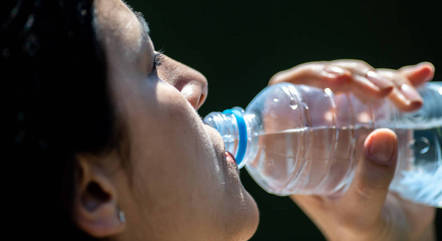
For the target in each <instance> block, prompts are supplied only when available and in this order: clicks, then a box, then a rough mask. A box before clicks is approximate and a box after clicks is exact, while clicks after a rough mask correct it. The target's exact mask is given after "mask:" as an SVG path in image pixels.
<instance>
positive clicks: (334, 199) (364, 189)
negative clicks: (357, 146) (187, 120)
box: [270, 60, 436, 241]
mask: <svg viewBox="0 0 442 241" xmlns="http://www.w3.org/2000/svg"><path fill="white" fill-rule="evenodd" d="M367 73H369V74H367ZM433 76H434V66H433V65H432V64H431V63H427V62H424V63H420V64H418V65H413V66H405V67H403V68H401V69H399V70H392V69H374V68H373V67H371V66H370V65H368V64H367V63H365V62H362V61H359V60H336V61H329V62H314V63H307V64H302V65H299V66H295V67H293V68H292V69H289V70H286V71H283V72H280V73H278V74H276V75H275V76H273V78H272V79H271V80H270V83H271V84H276V83H279V82H292V83H295V84H310V85H314V86H318V87H328V88H331V89H332V90H333V91H334V92H337V93H339V92H352V93H354V94H355V95H356V96H357V97H359V98H360V99H361V100H363V101H373V100H376V99H379V98H389V99H390V100H391V101H392V102H393V103H394V104H395V105H396V107H397V108H399V109H400V110H402V111H413V110H417V109H418V108H420V107H421V106H422V98H421V97H420V96H419V94H418V93H417V91H416V90H415V88H416V87H418V86H420V85H422V84H424V83H425V82H427V81H429V80H431V79H432V78H433ZM361 146H362V147H361V148H362V151H361V152H362V154H361V155H360V156H361V157H360V159H359V160H358V166H357V169H356V173H355V177H354V179H353V182H352V183H351V185H350V187H349V189H348V190H347V192H346V193H345V194H344V195H340V196H316V195H291V196H290V197H291V198H292V200H293V201H294V202H295V203H296V204H298V206H300V207H301V209H302V210H303V211H304V212H305V213H306V214H307V215H308V216H309V217H310V218H311V219H312V221H313V222H314V223H315V224H316V225H317V226H318V227H319V229H320V230H321V231H322V232H323V234H324V235H325V236H326V238H327V239H328V240H340V241H342V240H435V239H436V238H435V230H434V218H435V212H436V210H435V208H433V207H429V206H424V205H420V204H416V203H412V202H409V201H407V200H404V199H402V198H400V197H399V196H398V195H397V194H395V193H393V192H389V190H388V186H389V184H390V182H391V180H392V178H393V175H394V171H395V167H396V165H395V164H396V161H397V160H396V159H397V156H398V153H397V149H398V140H397V136H396V134H395V133H394V132H392V131H391V130H388V129H379V130H375V131H374V132H372V133H370V134H369V135H368V137H367V138H366V139H365V141H364V142H363V144H362V145H361ZM316 154H317V155H321V154H320V153H316Z"/></svg>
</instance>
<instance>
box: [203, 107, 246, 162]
mask: <svg viewBox="0 0 442 241" xmlns="http://www.w3.org/2000/svg"><path fill="white" fill-rule="evenodd" d="M203 121H204V123H205V124H207V125H209V126H211V127H213V128H214V129H215V130H216V131H218V133H219V134H220V135H221V137H222V138H223V141H224V146H225V149H226V151H228V152H230V153H232V154H233V157H234V159H235V162H236V164H237V166H238V169H239V168H242V167H243V166H244V165H245V162H244V160H245V155H246V151H247V145H248V133H247V124H246V121H245V119H244V111H243V110H242V109H240V108H238V107H235V108H232V109H227V110H224V111H223V112H212V113H210V114H208V115H207V116H206V117H205V118H204V119H203Z"/></svg>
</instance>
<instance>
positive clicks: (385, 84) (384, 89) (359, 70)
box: [331, 60, 394, 96]
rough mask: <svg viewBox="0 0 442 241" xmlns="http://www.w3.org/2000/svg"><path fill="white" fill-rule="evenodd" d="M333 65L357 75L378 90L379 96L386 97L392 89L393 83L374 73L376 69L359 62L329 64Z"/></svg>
mask: <svg viewBox="0 0 442 241" xmlns="http://www.w3.org/2000/svg"><path fill="white" fill-rule="evenodd" d="M331 63H332V64H333V65H336V66H339V67H342V68H345V69H347V70H349V71H350V72H352V74H353V75H358V76H360V77H361V78H364V79H366V80H368V81H370V82H371V83H373V85H375V86H377V87H378V88H379V92H380V95H381V96H386V95H387V94H389V93H390V91H391V90H392V89H393V87H394V86H393V83H391V81H389V80H388V79H386V78H384V77H383V76H382V75H380V74H378V73H377V72H376V69H375V68H373V67H372V66H371V65H369V64H367V63H366V62H364V61H361V60H335V61H332V62H331Z"/></svg>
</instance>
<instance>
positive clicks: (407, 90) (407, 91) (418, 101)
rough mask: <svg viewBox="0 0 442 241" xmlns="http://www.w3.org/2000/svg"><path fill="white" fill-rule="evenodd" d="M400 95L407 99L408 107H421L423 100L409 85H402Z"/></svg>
mask: <svg viewBox="0 0 442 241" xmlns="http://www.w3.org/2000/svg"><path fill="white" fill-rule="evenodd" d="M400 90H401V93H402V94H403V95H404V96H405V98H407V99H408V101H409V105H411V106H418V105H422V103H423V100H422V98H421V96H420V95H419V93H418V92H417V91H416V90H415V89H414V88H413V87H411V86H410V85H409V84H402V85H401V87H400Z"/></svg>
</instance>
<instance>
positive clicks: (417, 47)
mask: <svg viewBox="0 0 442 241" xmlns="http://www.w3.org/2000/svg"><path fill="white" fill-rule="evenodd" d="M127 2H128V3H129V5H131V6H132V7H133V8H134V9H135V10H136V11H141V12H142V13H143V14H144V16H145V17H146V19H147V21H148V22H149V25H150V27H151V37H152V39H153V41H154V44H155V47H156V48H157V49H159V50H163V51H164V52H165V53H166V54H167V55H169V56H171V57H173V58H175V59H177V60H179V61H181V62H183V63H185V64H187V65H189V66H191V67H194V68H195V69H197V70H199V71H201V72H202V73H203V74H204V75H205V76H206V77H207V78H208V80H209V83H210V84H209V98H208V100H207V101H206V104H205V105H204V106H203V107H202V108H201V111H200V113H201V115H203V116H204V115H206V114H207V113H209V112H210V111H214V110H223V109H225V108H228V107H231V106H235V105H238V106H242V107H245V106H246V105H247V104H248V103H249V101H250V100H251V99H252V98H253V97H254V96H255V95H256V94H257V93H258V92H259V90H261V89H262V88H263V87H265V86H266V84H267V81H268V80H269V78H270V77H271V76H272V75H273V74H274V73H276V72H278V71H280V70H284V69H287V68H290V67H292V66H294V65H297V64H300V63H304V62H308V61H318V60H333V59H340V58H353V59H362V60H365V61H367V62H368V63H369V64H371V65H372V66H374V67H387V68H398V67H401V66H404V65H410V64H415V63H418V62H421V61H430V62H432V63H433V64H434V65H435V66H436V76H435V79H436V80H439V81H442V77H441V75H440V72H439V69H440V68H442V37H441V36H442V34H441V32H442V18H441V11H442V7H441V1H426V0H421V1H413V2H410V3H407V2H404V1H399V0H385V1H377V0H376V1H355V0H353V1H350V0H345V1H296V0H291V1H280V0H271V1H239V0H236V1H234V0H224V1H207V0H206V1H203V0H188V1H165V0H160V1H147V0H128V1H127ZM241 177H242V181H243V183H244V185H245V186H246V188H247V189H248V190H249V192H250V193H251V194H252V195H253V196H254V197H255V199H256V201H257V203H258V206H259V208H260V213H261V214H260V215H261V217H260V218H261V221H260V226H259V228H258V231H257V233H256V234H255V236H254V237H253V238H252V241H258V240H265V241H278V240H324V238H323V237H322V235H321V233H320V232H319V231H318V230H317V229H316V227H315V226H314V225H313V224H312V222H311V221H310V220H309V219H308V218H307V217H306V216H305V215H304V214H303V213H302V211H300V210H299V208H298V207H297V206H296V205H295V204H293V203H292V202H291V201H290V200H289V199H288V198H281V197H276V196H271V195H269V194H266V193H265V192H264V191H262V190H261V189H260V188H259V187H258V186H257V185H256V184H255V183H254V181H253V180H252V179H251V178H250V177H249V176H248V174H247V172H246V171H242V172H241ZM436 225H437V228H438V229H439V230H441V231H442V215H441V210H439V211H438V218H437V223H436ZM441 231H439V240H442V237H441V236H442V232H441Z"/></svg>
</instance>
